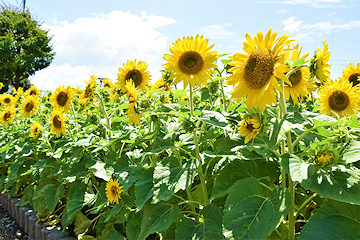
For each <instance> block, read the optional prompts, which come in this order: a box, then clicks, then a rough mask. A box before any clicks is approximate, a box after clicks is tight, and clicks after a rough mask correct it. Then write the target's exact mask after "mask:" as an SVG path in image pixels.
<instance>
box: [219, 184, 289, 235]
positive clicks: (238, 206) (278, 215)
mask: <svg viewBox="0 0 360 240" xmlns="http://www.w3.org/2000/svg"><path fill="white" fill-rule="evenodd" d="M290 203H291V197H290V193H289V192H288V191H287V190H286V189H283V188H278V189H276V190H274V191H273V192H272V193H271V195H270V197H265V196H264V195H263V194H262V187H261V185H260V183H259V181H258V180H257V179H255V178H245V179H242V180H239V181H237V182H236V183H235V184H234V185H233V186H232V187H231V189H230V193H229V196H228V197H227V199H226V202H225V207H224V220H223V225H224V233H225V236H226V238H227V239H240V238H241V239H265V238H266V237H267V236H269V235H270V234H271V232H272V231H273V230H275V228H276V227H277V225H278V224H279V223H280V221H281V220H282V218H283V217H285V216H286V215H287V211H288V209H289V207H290V205H291V204H290Z"/></svg>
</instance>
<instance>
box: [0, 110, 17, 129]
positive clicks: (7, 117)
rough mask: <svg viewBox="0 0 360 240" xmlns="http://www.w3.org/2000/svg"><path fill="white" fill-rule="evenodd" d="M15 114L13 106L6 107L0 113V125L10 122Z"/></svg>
mask: <svg viewBox="0 0 360 240" xmlns="http://www.w3.org/2000/svg"><path fill="white" fill-rule="evenodd" d="M14 116H15V108H14V107H11V106H9V107H7V108H5V109H4V110H3V111H2V112H1V113H0V122H1V124H2V125H4V126H5V125H6V124H8V123H11V121H12V120H13V118H14Z"/></svg>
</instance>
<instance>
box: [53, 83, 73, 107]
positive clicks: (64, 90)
mask: <svg viewBox="0 0 360 240" xmlns="http://www.w3.org/2000/svg"><path fill="white" fill-rule="evenodd" d="M73 96H74V94H73V91H72V87H70V86H67V87H65V85H63V86H59V87H58V88H57V89H56V91H55V92H54V93H53V94H51V97H50V101H51V102H52V104H53V106H54V107H55V108H62V109H63V111H64V112H66V111H67V110H69V109H70V103H71V100H72V98H73Z"/></svg>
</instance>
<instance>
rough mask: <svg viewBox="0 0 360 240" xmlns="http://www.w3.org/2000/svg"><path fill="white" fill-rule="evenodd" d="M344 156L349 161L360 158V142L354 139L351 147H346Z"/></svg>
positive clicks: (355, 160)
mask: <svg viewBox="0 0 360 240" xmlns="http://www.w3.org/2000/svg"><path fill="white" fill-rule="evenodd" d="M343 158H344V160H345V161H346V162H347V163H353V162H357V161H359V160H360V142H359V141H352V142H351V143H350V147H349V148H348V149H346V151H345V152H344V154H343Z"/></svg>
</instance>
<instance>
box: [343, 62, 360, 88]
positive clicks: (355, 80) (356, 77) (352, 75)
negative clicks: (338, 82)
mask: <svg viewBox="0 0 360 240" xmlns="http://www.w3.org/2000/svg"><path fill="white" fill-rule="evenodd" d="M341 79H344V80H348V81H349V82H351V83H352V84H353V86H357V85H358V84H359V83H360V63H358V64H356V67H355V65H354V64H352V63H350V65H349V66H347V67H346V68H345V69H344V70H343V73H342V76H341Z"/></svg>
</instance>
